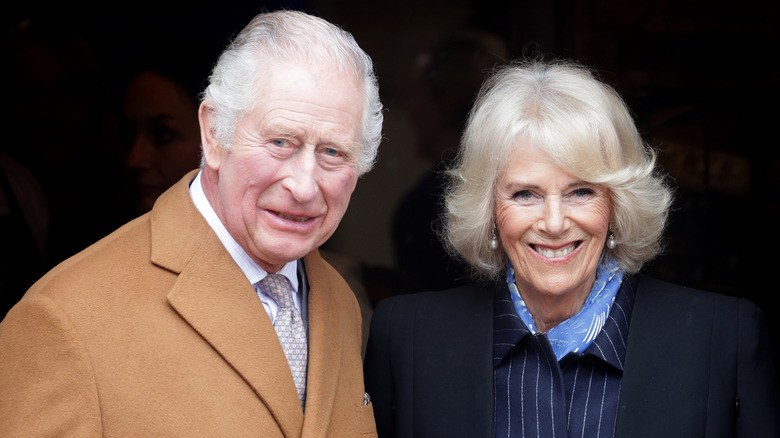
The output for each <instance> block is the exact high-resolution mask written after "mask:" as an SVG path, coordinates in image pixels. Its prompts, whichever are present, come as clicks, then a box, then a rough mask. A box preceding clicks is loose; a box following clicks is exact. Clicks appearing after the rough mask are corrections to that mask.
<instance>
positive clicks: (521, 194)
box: [512, 190, 533, 199]
mask: <svg viewBox="0 0 780 438" xmlns="http://www.w3.org/2000/svg"><path fill="white" fill-rule="evenodd" d="M512 197H513V198H515V199H531V198H532V197H533V193H531V191H530V190H520V191H518V192H515V193H514V194H513V195H512Z"/></svg>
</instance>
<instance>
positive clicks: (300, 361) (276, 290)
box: [258, 274, 308, 406]
mask: <svg viewBox="0 0 780 438" xmlns="http://www.w3.org/2000/svg"><path fill="white" fill-rule="evenodd" d="M258 284H259V286H260V290H262V291H263V292H265V293H266V294H267V295H268V296H269V297H271V298H272V299H273V300H274V301H276V304H277V305H278V306H279V310H278V311H277V312H276V319H275V320H274V328H275V329H276V334H277V335H278V336H279V342H281V344H282V348H283V349H284V354H285V356H287V362H288V363H289V365H290V371H292V375H293V379H294V380H295V387H296V388H297V389H298V398H299V399H300V401H301V406H304V403H305V401H306V366H307V353H308V352H307V347H306V331H305V330H304V328H303V320H302V319H301V314H300V313H299V312H298V309H297V308H296V307H295V303H294V302H293V296H292V293H293V290H292V286H291V285H290V281H289V280H288V279H287V277H285V276H284V275H281V274H269V275H267V276H266V277H265V278H263V279H262V280H260V282H259V283H258Z"/></svg>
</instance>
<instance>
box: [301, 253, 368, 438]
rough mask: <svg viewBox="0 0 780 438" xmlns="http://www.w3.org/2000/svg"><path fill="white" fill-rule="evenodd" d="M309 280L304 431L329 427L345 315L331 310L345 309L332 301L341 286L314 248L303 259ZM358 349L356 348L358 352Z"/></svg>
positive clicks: (339, 361)
mask: <svg viewBox="0 0 780 438" xmlns="http://www.w3.org/2000/svg"><path fill="white" fill-rule="evenodd" d="M303 263H304V266H305V268H306V277H307V280H308V283H309V295H308V303H309V310H308V312H309V369H308V377H307V388H306V412H307V413H309V414H307V415H306V430H314V431H318V430H319V431H322V430H327V429H328V422H329V421H330V415H328V414H329V413H330V412H332V411H333V406H334V402H335V397H336V389H337V388H336V386H337V383H338V377H339V373H340V372H341V370H340V369H338V367H339V366H340V365H339V364H340V363H341V357H342V354H344V353H343V352H342V350H343V348H344V345H343V338H342V336H341V333H344V330H352V329H355V328H343V327H340V324H342V323H343V321H344V320H345V319H344V318H341V317H338V316H336V315H333V312H341V311H346V310H347V309H342V308H339V307H338V306H336V305H335V304H336V303H338V302H339V297H337V296H336V294H337V293H338V292H337V291H338V290H340V289H342V288H343V286H340V285H337V284H333V280H332V279H331V277H330V276H329V275H327V273H326V271H325V265H324V262H323V260H322V258H320V256H319V253H318V252H317V251H316V250H315V251H313V252H312V253H310V254H309V255H307V256H306V257H305V258H304V261H303ZM359 353H360V352H359V351H358V354H359Z"/></svg>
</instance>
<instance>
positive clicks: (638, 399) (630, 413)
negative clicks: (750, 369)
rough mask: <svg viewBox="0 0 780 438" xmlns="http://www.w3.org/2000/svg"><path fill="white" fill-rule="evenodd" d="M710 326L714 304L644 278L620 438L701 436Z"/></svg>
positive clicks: (631, 336)
mask: <svg viewBox="0 0 780 438" xmlns="http://www.w3.org/2000/svg"><path fill="white" fill-rule="evenodd" d="M690 309H696V310H697V311H696V312H691V311H690ZM710 327H712V305H711V303H710V302H708V301H707V300H703V299H700V297H699V296H698V295H694V294H686V293H683V294H681V293H679V291H678V290H677V289H675V287H674V286H670V285H668V284H666V283H663V282H661V281H659V280H655V279H653V278H650V277H647V276H640V277H639V280H638V286H637V293H636V302H635V305H634V309H633V311H632V314H631V322H630V323H629V329H628V342H627V345H626V359H625V368H624V372H623V382H622V386H621V390H620V404H619V408H618V418H617V427H616V430H615V436H616V437H633V436H665V435H666V436H668V435H669V434H670V433H671V434H672V435H674V436H698V435H700V433H701V432H702V430H701V429H700V427H702V425H704V424H705V423H706V415H707V412H706V405H707V403H706V397H707V394H708V387H709V379H710V375H709V373H708V369H709V366H710V365H709V363H708V361H709V360H710V357H712V351H711V348H712V338H711V331H710V329H708V328H710ZM694 358H697V360H698V361H697V360H693V359H694Z"/></svg>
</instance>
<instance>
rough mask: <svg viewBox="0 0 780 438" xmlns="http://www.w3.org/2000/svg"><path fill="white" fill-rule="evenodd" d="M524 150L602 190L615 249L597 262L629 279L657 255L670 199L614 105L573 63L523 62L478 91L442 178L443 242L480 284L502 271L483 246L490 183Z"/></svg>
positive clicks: (607, 91) (627, 119)
mask: <svg viewBox="0 0 780 438" xmlns="http://www.w3.org/2000/svg"><path fill="white" fill-rule="evenodd" d="M520 136H522V137H523V139H524V141H523V142H520V141H518V138H519V137H520ZM528 143H531V144H534V145H537V146H539V147H541V148H542V149H543V150H544V151H546V153H547V154H548V155H549V156H550V157H551V158H552V159H553V160H554V161H555V162H556V163H557V164H558V165H559V166H560V167H561V168H562V169H564V170H565V171H567V172H568V173H570V174H572V175H573V176H575V177H576V178H579V179H581V180H583V181H585V182H588V183H593V184H598V185H601V186H602V187H605V188H607V189H608V191H609V193H610V200H611V207H612V208H611V210H612V217H611V218H610V219H611V222H610V223H611V225H610V232H611V233H613V234H614V236H615V241H616V243H617V246H616V247H615V248H614V249H609V248H607V247H606V245H605V247H604V252H603V256H609V257H612V258H614V259H615V260H616V261H617V262H618V264H619V265H620V266H621V267H622V268H623V269H624V270H625V271H626V272H627V273H635V272H638V271H639V270H640V269H641V267H642V266H643V265H644V263H646V262H647V261H649V260H650V259H652V258H653V257H655V256H656V255H657V254H658V253H659V252H660V250H661V236H662V234H663V231H664V227H665V225H666V219H667V215H668V210H669V207H670V203H671V192H670V189H669V187H668V185H667V184H666V181H665V178H664V177H663V176H661V175H659V174H657V173H656V170H655V159H656V157H655V152H654V151H653V150H652V149H651V148H650V147H649V146H648V145H647V144H646V143H645V142H644V141H643V140H642V138H641V136H640V135H639V133H638V131H637V128H636V125H635V124H634V120H633V118H632V116H631V114H630V112H629V110H628V108H627V106H626V104H625V103H624V102H623V100H622V99H621V97H620V96H619V95H618V93H617V92H616V91H615V90H614V89H612V88H611V87H610V86H608V85H607V84H605V83H604V82H602V81H600V80H598V79H596V77H595V76H594V74H593V73H592V72H591V71H590V70H589V69H587V68H585V67H584V66H581V65H579V64H577V63H574V62H572V61H560V60H559V61H538V60H532V61H522V62H515V63H512V64H510V65H507V66H504V67H501V68H499V69H497V70H496V71H495V72H494V73H493V74H492V75H491V76H490V77H489V78H488V79H487V80H486V81H485V83H484V84H483V86H482V88H481V90H480V92H479V94H478V95H477V99H476V102H475V104H474V107H473V108H472V111H471V113H470V115H469V120H468V123H467V125H466V128H465V131H464V133H463V137H462V139H461V147H460V150H459V153H458V157H457V159H456V161H455V163H454V166H453V167H452V168H451V169H450V171H449V177H450V183H449V186H448V189H447V192H446V194H445V200H444V202H445V207H446V210H445V217H444V228H443V232H442V238H443V240H444V241H445V244H446V245H447V247H448V248H449V250H450V251H451V252H453V253H454V254H455V255H457V256H459V257H460V258H461V259H463V260H464V261H465V262H466V263H468V264H469V265H470V266H471V267H472V268H473V270H474V273H475V274H476V276H477V277H485V278H496V277H497V276H498V275H499V274H500V273H501V272H503V269H504V267H505V265H506V254H505V253H504V251H503V250H501V249H498V250H493V249H491V248H490V245H489V240H490V239H491V234H492V233H493V232H494V226H495V225H494V223H495V219H494V211H495V200H494V192H495V183H496V180H497V179H498V177H499V175H501V173H502V172H503V171H504V168H505V165H506V163H507V161H508V158H509V157H510V155H511V154H512V152H513V151H515V150H516V149H517V148H520V147H522V146H523V145H525V144H528Z"/></svg>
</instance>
